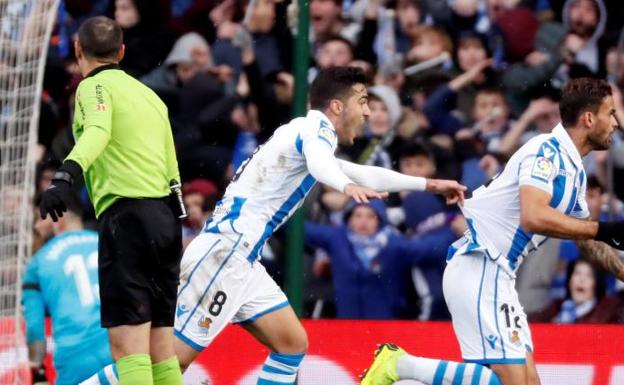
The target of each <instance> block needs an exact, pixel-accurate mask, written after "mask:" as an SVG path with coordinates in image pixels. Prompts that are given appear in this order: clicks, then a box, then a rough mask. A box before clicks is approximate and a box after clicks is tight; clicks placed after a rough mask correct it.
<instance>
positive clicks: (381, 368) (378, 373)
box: [360, 343, 406, 385]
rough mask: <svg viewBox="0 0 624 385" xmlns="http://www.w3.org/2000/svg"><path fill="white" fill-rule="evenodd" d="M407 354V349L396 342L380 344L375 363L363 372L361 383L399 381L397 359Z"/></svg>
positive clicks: (373, 384)
mask: <svg viewBox="0 0 624 385" xmlns="http://www.w3.org/2000/svg"><path fill="white" fill-rule="evenodd" d="M405 354H406V353H405V350H403V349H401V348H400V347H398V346H396V345H394V344H389V343H385V344H382V345H380V346H379V347H378V348H377V350H376V351H375V359H374V360H373V363H372V364H371V366H370V367H369V368H368V369H366V371H365V372H364V373H363V374H362V380H361V382H360V385H392V384H394V383H395V382H397V381H398V380H399V375H398V374H397V371H396V367H397V359H398V358H399V357H401V356H403V355H405Z"/></svg>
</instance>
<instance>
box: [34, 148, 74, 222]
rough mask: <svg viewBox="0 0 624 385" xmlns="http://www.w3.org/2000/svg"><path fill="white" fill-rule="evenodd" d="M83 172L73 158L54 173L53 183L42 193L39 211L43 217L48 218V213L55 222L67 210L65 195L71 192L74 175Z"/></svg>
mask: <svg viewBox="0 0 624 385" xmlns="http://www.w3.org/2000/svg"><path fill="white" fill-rule="evenodd" d="M81 174H82V169H81V168H80V165H79V164H78V163H76V162H74V161H73V160H66V161H65V162H63V165H62V166H61V167H60V168H59V169H58V170H57V171H56V172H55V173H54V176H53V177H52V183H50V186H49V187H48V189H47V190H45V191H44V192H43V194H41V202H39V213H40V214H41V219H46V217H47V216H48V215H50V218H52V220H53V221H54V222H56V221H58V219H59V217H62V216H63V213H64V212H65V211H67V205H66V204H65V201H64V199H65V197H67V196H68V195H69V194H70V193H71V185H72V183H74V177H77V176H79V175H81Z"/></svg>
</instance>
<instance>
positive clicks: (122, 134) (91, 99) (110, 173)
mask: <svg viewBox="0 0 624 385" xmlns="http://www.w3.org/2000/svg"><path fill="white" fill-rule="evenodd" d="M75 104H76V105H75V112H74V123H73V126H72V130H73V133H74V137H75V139H76V145H75V146H74V148H73V150H72V151H71V153H70V154H69V155H68V156H67V158H66V160H73V161H75V162H77V163H78V164H79V165H80V167H81V168H82V170H83V171H84V173H85V183H86V186H87V190H88V191H89V196H90V198H91V201H92V202H93V206H94V207H95V214H96V216H97V217H99V216H100V215H101V214H102V213H103V212H104V211H105V210H106V209H107V208H108V207H110V206H111V205H112V204H113V203H114V202H115V201H116V200H118V199H120V198H160V197H164V196H167V195H169V193H170V190H169V182H170V181H171V180H172V179H175V180H177V181H179V180H180V174H179V171H178V162H177V159H176V154H175V147H174V143H173V135H172V132H171V126H170V124H169V117H168V112H167V107H166V106H165V104H164V103H163V102H162V101H161V100H160V98H158V96H157V95H156V94H155V93H154V92H153V91H152V90H151V89H149V88H148V87H147V86H145V85H143V84H142V83H141V82H139V81H138V80H136V79H134V78H133V77H131V76H130V75H128V74H126V73H125V72H124V71H122V70H120V69H119V68H118V67H117V66H116V65H106V66H102V67H99V68H97V69H95V70H94V71H92V72H91V73H90V74H89V75H87V77H86V78H85V79H83V80H82V81H81V82H80V84H79V86H78V89H77V90H76V103H75Z"/></svg>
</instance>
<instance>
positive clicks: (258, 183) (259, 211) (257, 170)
mask: <svg viewBox="0 0 624 385" xmlns="http://www.w3.org/2000/svg"><path fill="white" fill-rule="evenodd" d="M312 141H320V142H322V143H323V145H326V146H329V147H330V148H331V151H332V153H333V152H334V151H335V149H336V146H337V144H338V140H337V137H336V133H335V131H334V128H333V126H332V125H331V123H330V122H329V120H328V119H327V118H326V117H325V116H324V115H323V114H322V113H321V112H319V111H315V110H311V111H309V112H308V114H307V116H306V117H303V118H297V119H294V120H292V121H291V122H290V123H288V124H285V125H283V126H281V127H279V128H278V129H277V130H276V131H275V133H274V134H273V136H272V137H271V138H270V139H269V140H268V141H267V142H266V143H265V144H263V145H262V146H260V147H258V148H256V150H255V151H254V153H253V155H252V156H251V157H250V158H249V159H247V161H245V162H244V163H243V164H242V165H241V166H240V167H239V169H238V170H237V172H236V175H235V176H234V178H233V180H232V182H231V183H230V184H229V186H228V187H227V189H226V191H225V195H224V197H223V199H222V200H221V201H220V202H218V203H217V206H216V208H215V211H214V214H213V216H212V218H211V219H210V220H209V221H208V222H207V223H206V227H205V229H204V231H205V232H208V233H217V234H223V235H231V236H232V238H236V237H238V235H240V234H243V238H242V239H241V242H240V244H239V245H240V246H239V247H242V248H243V249H244V250H245V253H246V257H247V259H248V260H249V261H254V260H255V259H257V258H258V257H259V254H260V251H261V250H262V247H263V246H264V243H265V242H266V241H267V239H268V238H269V237H270V236H271V235H272V234H273V232H274V231H275V230H276V229H277V228H279V227H280V226H281V225H282V224H283V223H285V222H286V220H287V219H288V218H289V217H290V216H291V215H292V213H294V212H295V210H296V209H297V208H299V207H300V206H301V205H302V204H303V200H304V199H305V197H306V195H307V194H308V192H309V191H310V189H311V188H312V187H313V186H314V184H315V183H316V180H315V179H314V177H312V175H310V172H309V171H308V168H307V165H306V159H305V156H304V146H306V145H307V144H309V143H311V142H312Z"/></svg>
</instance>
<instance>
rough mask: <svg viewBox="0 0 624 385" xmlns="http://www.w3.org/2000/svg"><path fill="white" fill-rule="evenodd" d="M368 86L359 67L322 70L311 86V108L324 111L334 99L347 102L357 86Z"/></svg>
mask: <svg viewBox="0 0 624 385" xmlns="http://www.w3.org/2000/svg"><path fill="white" fill-rule="evenodd" d="M358 83H360V84H366V75H365V74H364V71H362V69H360V68H357V67H329V68H324V69H322V70H321V71H320V72H319V74H318V75H317V76H316V79H314V81H313V82H312V85H311V86H310V107H311V108H312V109H313V110H321V111H322V110H324V109H326V108H327V106H328V105H329V102H330V101H331V100H332V99H339V100H342V101H346V100H347V99H348V98H349V96H351V93H352V92H353V89H352V87H353V86H354V85H356V84H358Z"/></svg>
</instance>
